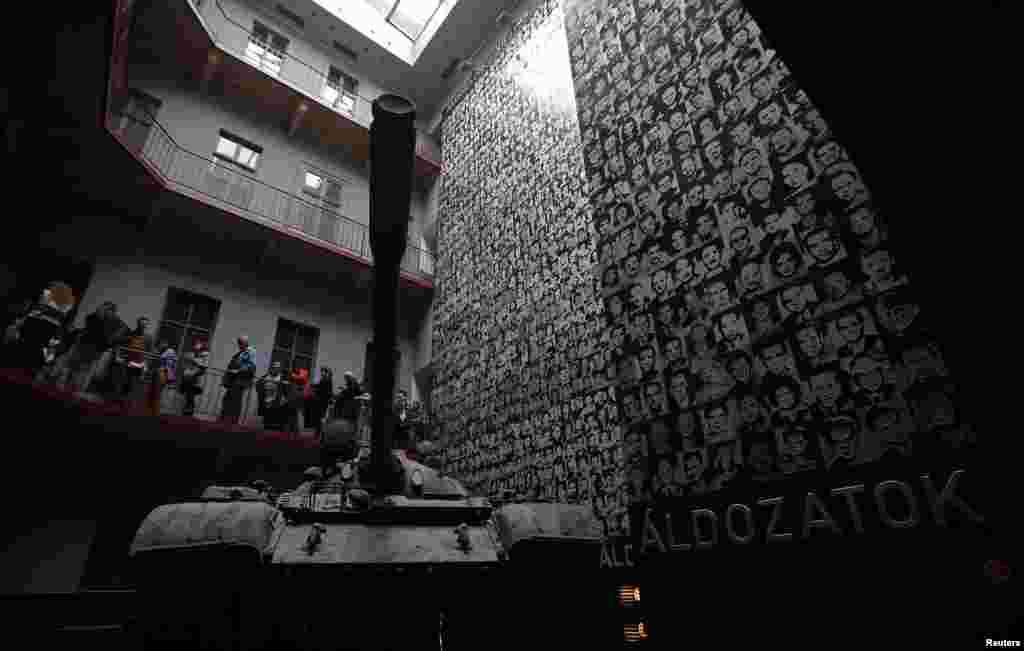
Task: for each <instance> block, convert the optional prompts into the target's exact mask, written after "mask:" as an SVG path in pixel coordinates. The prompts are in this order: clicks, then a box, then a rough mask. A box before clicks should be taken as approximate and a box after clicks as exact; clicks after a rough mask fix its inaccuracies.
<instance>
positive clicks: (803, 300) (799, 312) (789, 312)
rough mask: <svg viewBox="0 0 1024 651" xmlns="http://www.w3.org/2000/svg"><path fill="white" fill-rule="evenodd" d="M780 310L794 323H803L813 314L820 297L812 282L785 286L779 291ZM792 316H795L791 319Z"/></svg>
mask: <svg viewBox="0 0 1024 651" xmlns="http://www.w3.org/2000/svg"><path fill="white" fill-rule="evenodd" d="M778 298H779V308H780V312H781V313H782V314H783V315H784V318H786V319H787V320H790V321H792V322H794V323H803V322H804V321H807V320H808V319H809V318H811V316H812V312H813V309H814V308H815V307H816V306H817V302H818V298H817V294H816V293H815V291H814V285H812V284H811V283H797V284H795V285H789V286H787V287H783V288H782V290H780V291H779V293H778ZM790 317H793V318H792V319H790Z"/></svg>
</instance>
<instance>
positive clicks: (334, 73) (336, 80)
mask: <svg viewBox="0 0 1024 651" xmlns="http://www.w3.org/2000/svg"><path fill="white" fill-rule="evenodd" d="M327 83H329V84H333V85H335V86H340V85H341V70H338V69H337V68H335V67H334V66H331V67H330V69H329V70H328V71H327Z"/></svg>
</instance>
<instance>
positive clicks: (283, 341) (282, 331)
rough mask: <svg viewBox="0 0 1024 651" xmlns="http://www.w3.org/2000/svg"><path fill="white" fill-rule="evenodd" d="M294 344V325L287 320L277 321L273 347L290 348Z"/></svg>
mask: <svg viewBox="0 0 1024 651" xmlns="http://www.w3.org/2000/svg"><path fill="white" fill-rule="evenodd" d="M294 345H295V327H294V326H293V325H291V324H290V323H288V322H287V321H278V322H277V336H275V337H274V348H285V349H287V350H291V349H292V346H294Z"/></svg>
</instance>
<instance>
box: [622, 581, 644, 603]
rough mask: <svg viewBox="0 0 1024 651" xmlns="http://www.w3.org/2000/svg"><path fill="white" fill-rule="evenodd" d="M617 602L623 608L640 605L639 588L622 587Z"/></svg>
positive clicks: (634, 586) (633, 586) (631, 586)
mask: <svg viewBox="0 0 1024 651" xmlns="http://www.w3.org/2000/svg"><path fill="white" fill-rule="evenodd" d="M619 602H620V603H621V604H622V605H623V606H630V605H633V604H638V603H640V586H636V585H624V586H622V587H621V588H619Z"/></svg>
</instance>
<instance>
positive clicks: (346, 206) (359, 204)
mask: <svg viewBox="0 0 1024 651" xmlns="http://www.w3.org/2000/svg"><path fill="white" fill-rule="evenodd" d="M129 80H130V82H129V83H130V84H131V85H132V86H133V87H135V88H138V89H139V90H142V91H145V92H146V93H149V94H150V95H153V96H154V97H156V98H157V99H159V100H160V101H161V102H162V105H161V107H160V111H159V113H158V115H157V120H158V121H159V122H160V124H161V125H163V127H164V128H165V129H166V130H167V132H168V133H169V134H170V136H171V137H172V138H173V139H174V140H175V142H176V143H177V144H178V145H179V146H180V147H183V148H184V149H186V150H188V151H191V152H193V153H195V154H198V155H200V156H204V157H206V158H211V157H212V155H213V152H214V150H215V149H216V147H217V142H218V138H219V134H220V130H221V129H225V130H227V131H230V132H231V133H233V134H235V135H238V136H241V137H242V138H245V139H247V140H250V141H252V142H253V143H255V144H257V145H259V146H261V147H263V155H262V157H261V159H260V162H259V164H258V166H257V169H256V171H255V172H254V173H253V174H252V175H253V176H254V178H256V179H258V180H260V181H262V182H263V183H267V184H269V185H272V186H274V187H277V188H280V189H282V190H285V191H287V192H291V193H294V194H299V193H300V192H301V189H302V186H301V183H302V176H301V175H302V171H303V166H304V165H305V164H311V165H314V166H316V167H318V168H320V169H321V170H323V171H324V172H327V173H328V174H330V175H331V176H334V177H336V178H337V179H339V180H340V181H342V182H344V190H343V194H342V202H343V203H342V209H341V210H342V214H343V215H344V216H345V217H347V218H348V219H351V220H353V221H356V222H358V223H360V224H369V222H370V182H369V176H368V174H367V172H366V169H365V168H364V167H363V166H362V165H361V164H358V163H356V162H355V161H353V160H351V159H349V158H346V157H343V156H341V155H338V154H336V153H335V154H332V153H331V152H329V151H328V150H327V148H326V147H324V146H322V145H320V144H319V143H316V142H312V141H310V140H308V139H303V138H302V137H300V135H299V134H296V136H289V135H288V133H287V132H286V131H285V130H284V129H283V128H282V126H281V125H282V124H284V123H286V122H287V116H283V115H261V114H259V113H258V112H257V111H255V110H252V108H251V105H249V103H248V102H247V100H246V98H220V97H216V96H213V95H210V94H203V93H201V92H200V91H199V89H198V88H197V87H194V86H193V85H192V84H191V83H189V82H187V81H183V80H180V79H178V75H177V74H176V73H175V72H174V71H168V70H161V69H160V68H158V67H153V66H146V67H143V66H133V67H132V68H131V69H130V71H129ZM300 131H301V130H300ZM186 160H187V162H188V163H189V164H195V163H196V161H195V160H194V159H191V157H189V158H188V159H186ZM240 169H241V168H239V170H240ZM415 185H416V184H414V188H415ZM409 209H410V214H411V215H412V217H413V222H412V224H410V229H409V230H410V239H409V241H410V243H411V244H414V245H415V246H419V245H420V242H419V236H420V233H422V225H423V223H424V220H425V215H426V212H427V210H428V206H427V198H426V197H424V196H423V193H422V192H418V191H415V189H414V193H413V196H412V201H411V204H410V206H409Z"/></svg>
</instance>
